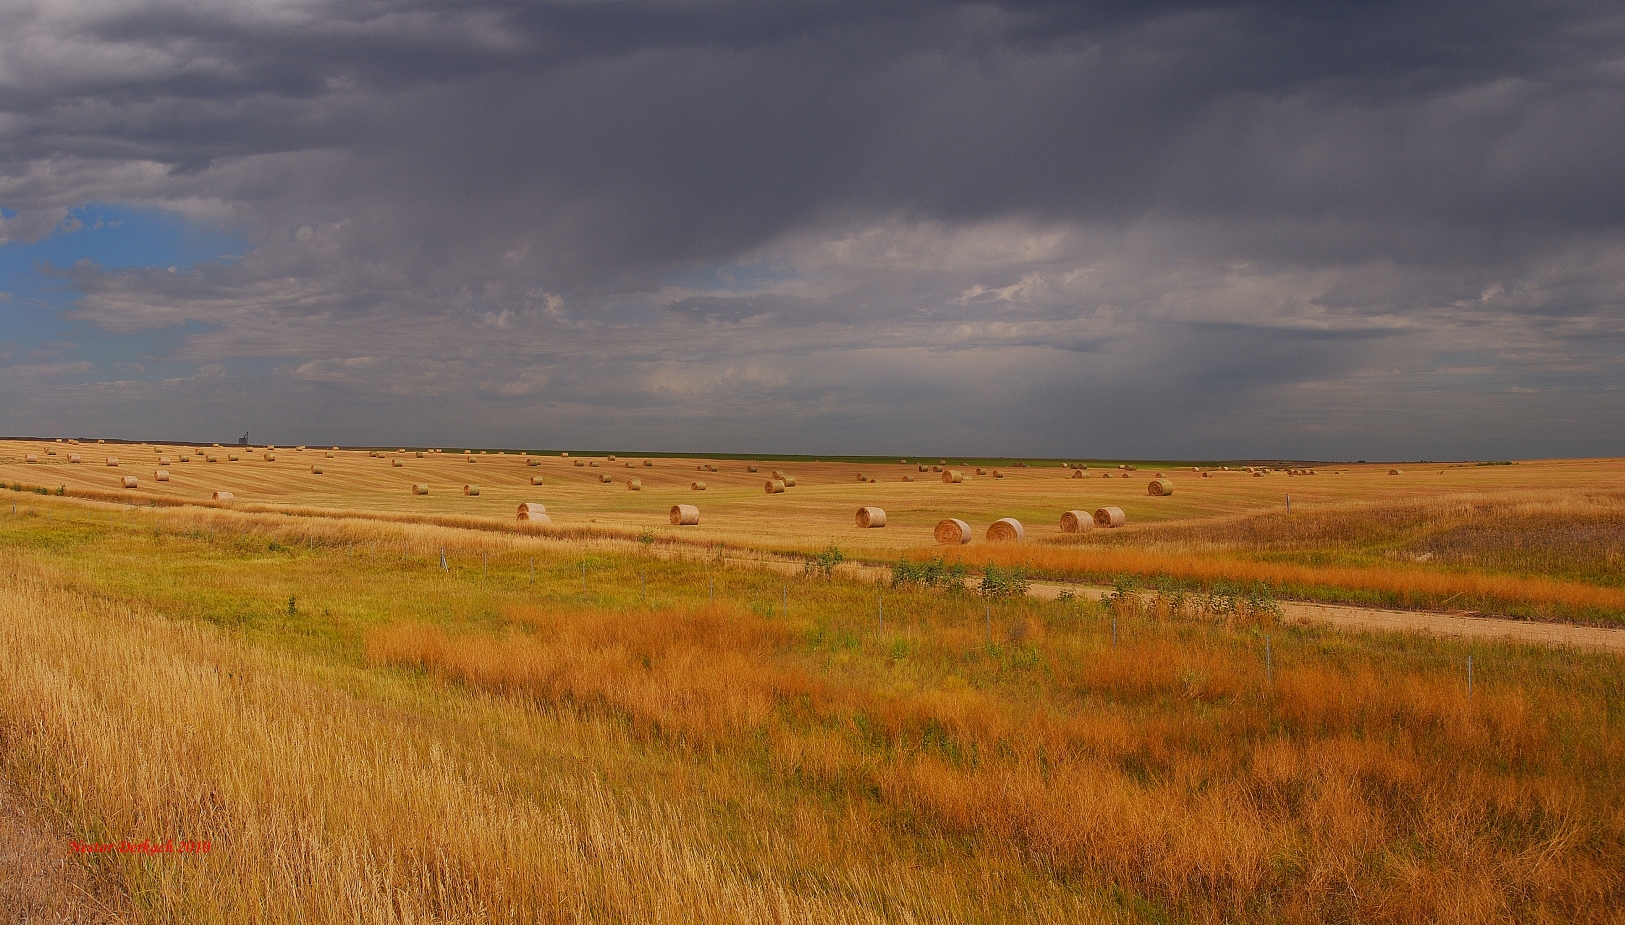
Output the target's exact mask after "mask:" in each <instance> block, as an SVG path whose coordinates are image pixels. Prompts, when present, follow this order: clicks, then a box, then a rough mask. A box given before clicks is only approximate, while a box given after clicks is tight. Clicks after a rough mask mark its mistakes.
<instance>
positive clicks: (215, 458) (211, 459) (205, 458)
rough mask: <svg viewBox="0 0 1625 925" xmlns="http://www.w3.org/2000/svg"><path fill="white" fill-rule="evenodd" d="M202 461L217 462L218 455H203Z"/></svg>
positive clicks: (218, 459)
mask: <svg viewBox="0 0 1625 925" xmlns="http://www.w3.org/2000/svg"><path fill="white" fill-rule="evenodd" d="M203 461H204V462H219V461H220V457H218V456H204V457H203Z"/></svg>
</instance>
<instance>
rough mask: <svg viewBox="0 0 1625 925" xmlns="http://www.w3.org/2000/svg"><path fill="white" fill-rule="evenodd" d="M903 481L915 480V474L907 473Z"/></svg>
mask: <svg viewBox="0 0 1625 925" xmlns="http://www.w3.org/2000/svg"><path fill="white" fill-rule="evenodd" d="M903 481H905V482H912V481H914V476H912V475H905V476H903Z"/></svg>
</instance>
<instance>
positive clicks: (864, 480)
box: [858, 472, 869, 482]
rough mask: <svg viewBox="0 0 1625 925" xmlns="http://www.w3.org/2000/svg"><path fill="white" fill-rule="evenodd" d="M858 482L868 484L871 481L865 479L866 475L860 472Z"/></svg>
mask: <svg viewBox="0 0 1625 925" xmlns="http://www.w3.org/2000/svg"><path fill="white" fill-rule="evenodd" d="M858 481H860V482H867V481H869V480H868V479H867V478H865V477H864V475H863V473H862V472H859V473H858Z"/></svg>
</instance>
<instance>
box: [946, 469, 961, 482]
mask: <svg viewBox="0 0 1625 925" xmlns="http://www.w3.org/2000/svg"><path fill="white" fill-rule="evenodd" d="M963 481H965V473H963V472H960V471H959V470H958V469H944V470H942V483H943V484H944V485H958V484H959V483H960V482H963Z"/></svg>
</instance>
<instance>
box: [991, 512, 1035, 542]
mask: <svg viewBox="0 0 1625 925" xmlns="http://www.w3.org/2000/svg"><path fill="white" fill-rule="evenodd" d="M1025 536H1026V531H1025V530H1023V529H1022V527H1021V521H1019V520H1017V519H1015V518H1014V517H1000V518H999V519H998V520H995V521H993V523H992V524H991V525H989V526H988V528H987V538H988V539H989V540H991V541H992V542H995V543H1019V542H1021V540H1022V538H1023V537H1025Z"/></svg>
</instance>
